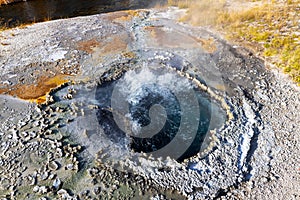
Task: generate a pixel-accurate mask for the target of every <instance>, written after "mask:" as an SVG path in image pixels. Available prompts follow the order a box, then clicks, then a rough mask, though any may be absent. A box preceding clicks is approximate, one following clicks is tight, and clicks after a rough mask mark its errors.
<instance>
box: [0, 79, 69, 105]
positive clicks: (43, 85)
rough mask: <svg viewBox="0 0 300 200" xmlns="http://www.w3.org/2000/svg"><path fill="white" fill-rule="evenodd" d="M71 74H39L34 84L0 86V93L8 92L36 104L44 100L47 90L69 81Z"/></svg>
mask: <svg viewBox="0 0 300 200" xmlns="http://www.w3.org/2000/svg"><path fill="white" fill-rule="evenodd" d="M70 79H71V76H69V75H63V74H59V75H56V76H53V77H47V76H41V77H39V78H38V80H37V81H36V83H35V84H17V85H15V86H10V87H5V86H4V87H3V85H2V86H1V88H0V94H8V95H11V96H15V97H18V98H20V99H23V100H28V101H30V102H35V103H38V104H41V103H44V102H45V101H46V96H47V94H49V92H50V91H51V90H52V89H54V88H57V87H58V86H60V85H62V84H64V83H66V82H69V81H70Z"/></svg>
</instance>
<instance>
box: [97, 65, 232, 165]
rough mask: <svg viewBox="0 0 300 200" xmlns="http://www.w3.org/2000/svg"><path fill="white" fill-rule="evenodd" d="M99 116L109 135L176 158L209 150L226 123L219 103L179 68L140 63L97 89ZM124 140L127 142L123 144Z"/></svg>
mask: <svg viewBox="0 0 300 200" xmlns="http://www.w3.org/2000/svg"><path fill="white" fill-rule="evenodd" d="M95 96H96V100H97V101H98V103H99V110H98V111H97V118H98V122H99V125H100V126H101V127H102V128H103V130H104V132H105V134H106V136H107V137H108V138H110V140H112V141H114V142H116V143H117V142H119V141H121V140H122V139H124V140H126V139H127V140H128V139H129V142H127V143H126V142H125V144H127V145H128V147H129V148H130V149H131V150H132V151H134V152H139V153H140V152H143V153H147V154H151V155H153V156H156V157H168V156H169V157H171V158H174V159H176V160H178V161H183V160H184V159H186V158H189V157H192V156H194V155H197V154H198V153H201V152H203V151H205V150H206V149H207V148H208V147H209V146H211V143H212V142H213V139H212V137H213V135H212V133H213V132H214V131H213V130H218V129H219V128H221V127H222V125H223V124H224V122H225V121H226V112H225V111H224V110H223V109H222V108H221V107H220V105H219V103H218V102H217V101H215V100H214V99H213V98H211V97H210V96H209V94H207V93H205V92H204V91H202V90H201V89H199V88H198V87H197V85H196V84H194V83H192V81H190V80H189V79H187V78H186V77H183V76H180V75H179V74H178V73H177V72H176V71H175V70H169V69H166V68H151V67H142V68H138V69H135V70H129V71H127V72H125V73H123V75H122V76H121V77H119V78H118V79H117V80H113V81H112V80H110V79H109V80H106V79H105V78H104V79H102V81H101V84H99V86H98V87H97V90H96V95H95ZM123 144H124V143H123Z"/></svg>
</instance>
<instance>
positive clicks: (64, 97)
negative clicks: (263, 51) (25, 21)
mask: <svg viewBox="0 0 300 200" xmlns="http://www.w3.org/2000/svg"><path fill="white" fill-rule="evenodd" d="M181 14H182V11H180V10H176V9H168V10H135V11H122V12H115V13H109V14H102V15H94V16H89V17H78V18H73V19H67V20H58V21H51V22H46V23H40V24H34V25H32V26H28V27H25V28H24V29H19V28H16V29H12V30H7V31H4V32H1V33H0V38H1V42H2V41H3V43H5V44H7V45H0V60H1V61H0V74H1V78H0V81H1V82H0V92H1V93H2V94H10V95H14V96H18V97H22V96H20V94H19V93H11V92H10V91H14V90H17V89H18V88H21V90H22V91H26V92H28V93H30V90H31V89H32V88H31V87H22V86H23V85H27V86H30V85H35V84H37V83H38V82H39V80H41V77H45V76H47V77H49V78H55V77H57V76H68V78H67V81H64V82H63V85H61V86H60V87H58V88H56V86H57V85H60V84H57V85H55V86H53V87H55V88H56V89H54V90H52V91H51V92H50V89H51V88H52V87H50V88H49V87H46V88H45V91H44V92H43V93H41V94H40V95H42V96H44V95H45V101H44V104H40V105H36V104H33V103H28V102H24V101H21V100H18V99H16V98H13V97H11V96H7V95H1V96H0V107H1V113H0V121H1V125H0V142H1V143H0V144H1V146H0V148H1V157H0V169H1V170H0V175H1V176H0V177H1V178H0V194H1V196H0V197H1V198H7V199H14V198H17V199H26V198H27V199H42V198H46V199H55V198H61V199H89V198H95V199H101V198H107V199H141V198H144V199H150V198H152V199H184V198H187V199H204V198H208V199H213V198H222V197H224V198H248V199H253V198H258V199H261V198H262V197H263V195H265V194H267V195H268V196H269V197H272V196H273V197H276V198H283V196H285V197H288V198H289V199H293V198H294V199H297V198H298V197H299V192H298V190H297V184H293V183H297V182H299V181H300V177H299V169H298V168H299V167H298V166H297V165H298V163H299V157H298V156H297V155H298V153H299V145H297V144H299V135H298V134H297V133H298V132H300V130H299V126H298V124H299V120H300V116H299V113H300V112H299V109H300V107H299V105H300V104H299V103H300V99H299V98H300V92H299V88H297V87H295V86H294V85H293V83H291V82H290V81H289V80H287V79H286V77H284V76H283V75H281V74H280V73H277V72H276V71H270V70H268V69H266V67H265V65H264V63H263V61H262V60H260V59H258V58H256V57H255V56H253V53H252V52H250V51H248V50H246V49H244V48H242V47H238V46H231V45H230V44H228V43H227V42H226V41H224V40H223V39H221V38H220V37H219V36H218V35H217V34H214V33H212V32H210V31H209V30H206V29H204V28H196V27H190V26H188V25H185V24H180V23H178V22H176V18H177V17H178V16H179V15H181ZM149 67H150V68H155V69H160V68H163V69H166V70H168V71H170V72H172V73H175V74H178V75H179V76H181V77H182V78H183V79H186V80H188V81H190V82H191V83H193V84H194V85H195V87H197V88H198V89H199V90H201V91H202V92H204V93H205V94H206V95H207V96H209V98H210V101H211V102H215V103H216V104H218V105H219V107H220V108H222V109H223V110H224V112H225V113H226V114H225V115H226V122H225V123H223V125H222V126H221V127H217V128H216V129H215V130H213V129H212V130H211V132H210V133H209V134H207V137H206V140H207V141H206V142H204V143H203V145H202V147H201V150H200V151H199V153H198V154H196V155H194V156H191V157H189V158H187V159H185V160H184V161H183V162H177V161H176V160H175V159H171V158H161V159H160V158H156V157H153V156H151V155H150V154H148V153H138V152H134V151H132V150H131V149H130V148H129V146H128V143H129V141H128V140H127V139H128V138H127V139H126V137H125V138H124V137H123V138H122V137H120V138H118V137H116V138H115V139H112V138H111V137H107V134H105V128H104V126H101V125H99V119H98V117H97V113H99V109H103V108H105V109H106V111H107V112H113V111H112V110H110V107H103V105H101V104H100V103H99V98H98V97H97V95H96V93H97V87H99V85H101V84H104V82H105V81H106V82H107V81H108V82H114V81H118V80H119V79H120V78H121V77H123V76H124V75H125V76H126V73H128V72H130V71H132V70H139V69H144V68H149ZM36 72H38V73H36ZM42 80H43V79H42ZM32 92H33V91H32ZM49 92H50V93H49ZM34 98H39V96H38V97H34ZM212 113H217V112H212ZM112 120H113V119H112ZM214 120H215V121H218V120H219V119H218V115H214V116H213V117H211V119H210V123H211V124H213V123H214ZM204 144H206V145H204ZM176 148H177V146H176V145H175V146H173V149H176ZM173 149H171V150H173ZM171 150H169V151H171ZM273 190H276V192H274V191H273Z"/></svg>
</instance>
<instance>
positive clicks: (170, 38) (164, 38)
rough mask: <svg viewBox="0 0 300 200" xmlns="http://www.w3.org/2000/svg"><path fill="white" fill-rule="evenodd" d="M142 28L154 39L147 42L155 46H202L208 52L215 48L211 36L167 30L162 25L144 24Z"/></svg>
mask: <svg viewBox="0 0 300 200" xmlns="http://www.w3.org/2000/svg"><path fill="white" fill-rule="evenodd" d="M144 30H145V31H146V32H148V33H149V35H150V37H151V38H153V39H154V40H149V41H148V44H149V45H151V46H155V47H166V48H176V47H181V48H187V49H190V48H197V47H200V46H201V47H202V49H203V50H205V51H206V52H208V53H213V52H215V51H216V50H217V46H216V44H215V41H214V39H213V38H209V39H203V38H197V37H194V36H191V35H188V34H184V33H181V32H176V31H168V30H167V29H164V27H163V26H146V27H144Z"/></svg>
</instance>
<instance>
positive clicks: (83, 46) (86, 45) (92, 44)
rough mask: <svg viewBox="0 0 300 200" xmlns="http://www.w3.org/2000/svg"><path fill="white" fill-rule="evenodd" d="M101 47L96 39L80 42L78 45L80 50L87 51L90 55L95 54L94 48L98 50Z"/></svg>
mask: <svg viewBox="0 0 300 200" xmlns="http://www.w3.org/2000/svg"><path fill="white" fill-rule="evenodd" d="M100 45H101V44H100V42H98V41H97V40H96V39H90V40H87V41H81V42H78V44H77V46H78V49H79V50H81V51H85V52H87V53H90V54H91V53H94V48H96V47H98V46H100Z"/></svg>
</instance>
